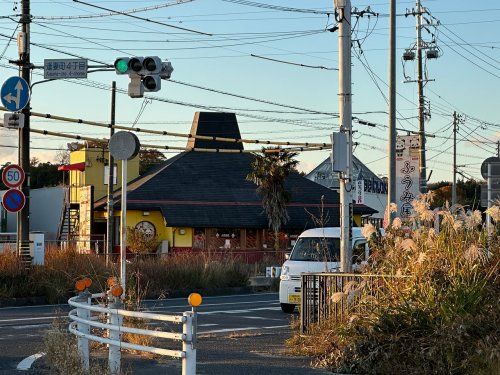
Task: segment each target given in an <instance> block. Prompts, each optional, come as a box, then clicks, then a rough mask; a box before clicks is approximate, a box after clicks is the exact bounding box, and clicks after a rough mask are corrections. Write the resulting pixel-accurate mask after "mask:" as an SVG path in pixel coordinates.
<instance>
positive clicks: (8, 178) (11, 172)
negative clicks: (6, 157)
mask: <svg viewBox="0 0 500 375" xmlns="http://www.w3.org/2000/svg"><path fill="white" fill-rule="evenodd" d="M25 177H26V176H25V174H24V170H23V169H22V168H21V167H20V166H19V165H17V164H9V165H8V166H6V167H5V168H4V169H3V171H2V182H3V184H4V185H5V186H7V187H8V188H10V189H12V188H16V187H18V186H21V185H22V184H23V182H24V178H25Z"/></svg>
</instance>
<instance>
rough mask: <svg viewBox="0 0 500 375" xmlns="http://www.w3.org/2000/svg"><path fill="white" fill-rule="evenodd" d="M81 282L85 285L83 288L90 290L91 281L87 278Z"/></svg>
mask: <svg viewBox="0 0 500 375" xmlns="http://www.w3.org/2000/svg"><path fill="white" fill-rule="evenodd" d="M83 282H84V283H85V288H90V286H91V285H92V280H91V279H89V278H88V277H86V278H85V279H83Z"/></svg>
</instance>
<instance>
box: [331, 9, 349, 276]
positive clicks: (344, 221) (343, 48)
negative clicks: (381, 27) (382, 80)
mask: <svg viewBox="0 0 500 375" xmlns="http://www.w3.org/2000/svg"><path fill="white" fill-rule="evenodd" d="M334 4H335V8H336V11H337V13H338V17H339V19H340V20H339V21H338V22H339V31H338V33H339V35H338V48H339V121H340V131H341V132H344V133H347V171H346V173H345V174H344V175H343V176H341V178H340V219H341V225H340V271H341V272H350V271H351V264H352V248H351V229H352V222H351V208H352V198H351V190H352V93H351V0H335V1H334Z"/></svg>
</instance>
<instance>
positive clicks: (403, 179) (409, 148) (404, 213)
mask: <svg viewBox="0 0 500 375" xmlns="http://www.w3.org/2000/svg"><path fill="white" fill-rule="evenodd" d="M419 147H420V142H419V138H418V135H407V136H398V137H397V139H396V203H397V205H398V215H399V216H400V217H401V218H403V219H404V218H407V217H409V216H410V215H411V213H412V210H413V206H412V204H411V203H412V201H413V200H415V199H417V198H418V195H419Z"/></svg>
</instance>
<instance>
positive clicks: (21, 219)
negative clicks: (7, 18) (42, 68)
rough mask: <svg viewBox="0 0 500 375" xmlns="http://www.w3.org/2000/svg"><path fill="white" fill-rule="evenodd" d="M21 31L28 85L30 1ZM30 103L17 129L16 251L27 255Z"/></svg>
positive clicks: (24, 75)
mask: <svg viewBox="0 0 500 375" xmlns="http://www.w3.org/2000/svg"><path fill="white" fill-rule="evenodd" d="M21 7H22V14H21V20H20V22H21V24H22V28H21V33H20V34H19V35H18V52H19V65H20V68H21V77H22V78H24V79H25V80H26V82H27V83H28V86H30V84H31V81H30V75H31V61H30V22H31V15H30V1H29V0H22V1H21ZM30 104H31V101H28V104H27V105H26V107H25V108H24V109H23V110H22V113H23V114H24V126H23V127H22V128H21V129H19V165H20V166H21V168H22V169H24V172H25V174H26V179H25V181H24V183H23V185H22V187H21V190H22V192H23V193H24V195H25V196H26V204H25V205H24V207H23V209H22V210H21V211H20V212H19V213H18V214H17V251H18V254H19V255H25V254H27V255H29V241H30V218H29V213H30V175H31V174H30V110H31V109H30Z"/></svg>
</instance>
